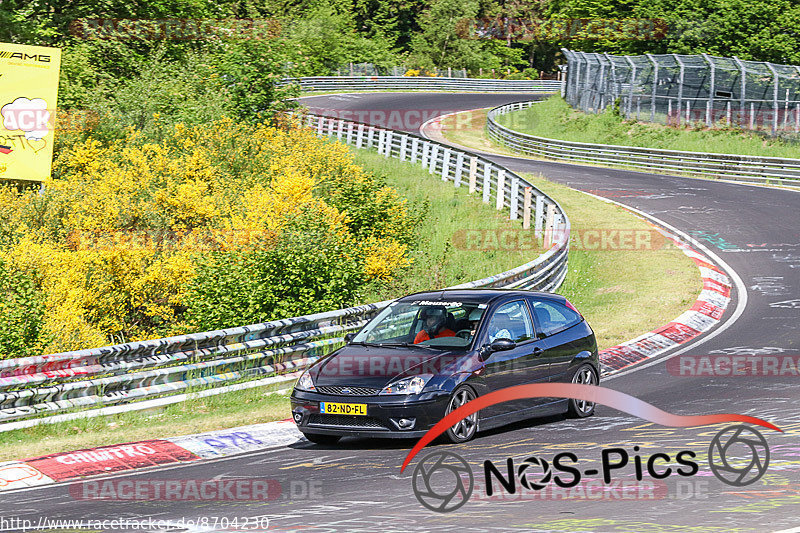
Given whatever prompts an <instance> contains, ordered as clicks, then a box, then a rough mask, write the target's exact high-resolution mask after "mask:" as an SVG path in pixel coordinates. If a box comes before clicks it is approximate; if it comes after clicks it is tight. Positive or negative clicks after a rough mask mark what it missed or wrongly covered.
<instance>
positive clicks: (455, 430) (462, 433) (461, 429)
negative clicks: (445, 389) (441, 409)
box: [445, 385, 478, 444]
mask: <svg viewBox="0 0 800 533" xmlns="http://www.w3.org/2000/svg"><path fill="white" fill-rule="evenodd" d="M474 399H475V392H473V390H472V389H471V388H469V387H467V386H466V385H462V386H460V387H458V388H457V389H456V390H455V391H453V395H452V396H450V401H449V402H448V404H447V411H446V412H445V416H447V415H449V414H450V413H452V412H453V411H455V410H456V409H458V408H459V407H461V406H462V405H465V404H467V403H469V402H471V401H472V400H474ZM477 430H478V413H472V414H471V415H469V416H468V417H466V418H464V419H462V420H459V421H458V422H456V423H455V425H453V426H452V427H451V428H450V429H448V430H447V432H446V435H447V438H448V439H449V440H450V442H453V443H456V444H458V443H459V442H467V441H468V440H470V439H472V438H473V437H474V436H475V433H476V431H477Z"/></svg>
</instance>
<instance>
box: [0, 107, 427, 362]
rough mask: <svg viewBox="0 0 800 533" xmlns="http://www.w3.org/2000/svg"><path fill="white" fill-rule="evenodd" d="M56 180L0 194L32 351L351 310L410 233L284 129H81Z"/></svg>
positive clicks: (351, 177) (344, 153) (347, 175)
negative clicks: (117, 135) (30, 317)
mask: <svg viewBox="0 0 800 533" xmlns="http://www.w3.org/2000/svg"><path fill="white" fill-rule="evenodd" d="M53 175H54V178H55V179H53V180H52V181H50V182H49V183H47V184H46V188H45V191H44V193H43V194H39V193H38V192H36V191H27V192H23V193H17V192H16V191H15V190H12V189H10V188H7V187H0V243H1V244H2V245H3V246H2V249H0V261H4V262H5V263H6V264H7V265H9V268H12V269H14V270H15V271H18V272H23V273H27V274H29V275H30V276H31V279H32V281H33V283H34V284H35V286H36V287H37V289H38V291H40V293H41V295H42V302H43V304H42V305H43V306H44V314H43V317H42V325H41V328H40V329H41V332H40V334H39V338H40V339H42V343H41V344H40V345H37V344H35V343H32V344H31V345H30V346H31V348H30V349H31V350H37V351H38V352H36V353H41V352H40V351H41V350H43V351H46V352H55V351H65V350H74V349H81V348H87V347H93V346H101V345H104V344H108V343H116V342H128V341H133V340H141V339H147V338H157V337H161V336H165V335H170V334H175V333H181V332H185V331H189V330H198V329H211V328H214V327H231V326H236V325H243V324H246V323H252V322H257V321H263V320H269V319H272V318H279V317H283V316H288V315H292V314H302V313H306V312H312V311H318V310H325V309H332V308H335V307H341V306H343V305H350V304H354V303H356V301H357V300H358V295H359V294H360V291H361V290H362V289H363V287H365V286H367V285H368V284H370V283H373V282H381V281H383V280H388V279H391V277H392V276H394V275H395V274H396V272H397V271H398V270H399V269H402V268H404V267H405V266H407V265H408V264H409V261H408V259H407V254H408V251H409V247H410V246H412V245H413V242H414V237H413V229H414V225H415V224H414V215H413V213H412V210H410V209H409V207H408V206H407V204H406V201H405V200H404V199H403V198H401V197H400V196H399V195H398V194H397V192H396V191H395V190H394V189H392V188H390V187H387V186H386V185H385V184H384V183H383V181H382V180H381V179H380V178H379V177H375V176H372V175H370V174H368V173H366V172H364V170H363V169H362V168H361V167H359V166H358V165H356V164H355V163H354V162H353V160H352V158H351V156H350V155H349V153H348V150H347V148H346V147H345V146H343V145H340V144H337V143H331V142H328V141H326V140H322V139H319V138H318V137H316V135H315V134H314V132H312V131H309V130H306V129H302V128H298V127H294V126H287V127H281V128H276V127H271V126H269V125H267V124H245V123H237V122H234V121H232V120H227V119H225V120H220V121H218V122H215V123H211V124H208V125H205V126H195V127H185V126H183V125H180V124H178V125H175V126H173V127H171V129H170V131H169V134H168V135H165V136H164V138H163V139H162V140H160V141H158V142H153V141H152V140H150V139H148V138H146V137H145V136H143V135H142V134H141V133H140V132H137V131H134V130H132V129H131V130H129V131H128V132H127V134H126V135H125V136H124V137H123V138H121V139H118V140H114V141H110V142H108V143H101V142H99V141H98V140H96V139H94V138H92V137H91V136H90V137H88V138H85V139H81V140H77V141H75V142H74V143H72V144H71V145H69V146H67V147H65V148H64V149H62V150H60V152H59V153H58V154H57V156H56V158H55V160H54V164H53ZM26 331H27V330H26ZM36 353H33V352H31V353H29V354H28V355H35V354H36ZM14 354H15V356H19V355H20V354H19V353H18V350H17V351H16V352H14ZM9 355H10V351H8V353H5V352H4V346H3V343H2V340H0V357H8V356H9Z"/></svg>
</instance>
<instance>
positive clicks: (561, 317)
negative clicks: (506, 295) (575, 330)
mask: <svg viewBox="0 0 800 533" xmlns="http://www.w3.org/2000/svg"><path fill="white" fill-rule="evenodd" d="M532 304H533V313H534V314H535V315H536V321H537V323H538V325H539V332H540V333H541V334H542V335H543V336H548V335H552V334H554V333H558V332H559V331H561V330H564V329H567V328H568V327H570V326H574V325H575V324H577V323H578V322H580V321H581V320H583V318H582V317H581V315H579V314H578V313H576V312H575V311H573V310H572V309H570V308H569V307H567V306H566V305H562V304H560V303H558V302H541V301H538V302H532Z"/></svg>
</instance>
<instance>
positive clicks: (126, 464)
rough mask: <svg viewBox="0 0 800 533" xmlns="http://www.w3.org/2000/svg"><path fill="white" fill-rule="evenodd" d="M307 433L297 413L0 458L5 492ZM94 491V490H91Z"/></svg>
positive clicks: (77, 490)
mask: <svg viewBox="0 0 800 533" xmlns="http://www.w3.org/2000/svg"><path fill="white" fill-rule="evenodd" d="M301 439H302V434H301V433H300V432H299V431H298V430H297V426H296V425H295V423H294V421H293V420H291V419H286V420H280V421H277V422H267V423H264V424H255V425H250V426H242V427H236V428H230V429H223V430H218V431H210V432H206V433H199V434H195V435H184V436H179V437H169V438H165V439H152V440H145V441H138V442H130V443H126V444H119V445H114V446H100V447H97V448H90V449H85V450H76V451H71V452H61V453H54V454H50V455H44V456H41V457H32V458H30V459H25V460H22V461H8V462H5V463H0V492H2V491H8V490H15V489H25V488H31V487H39V486H43V485H50V484H54V483H59V482H64V481H73V482H75V481H78V480H80V479H82V478H86V477H91V476H97V475H103V474H116V473H122V472H126V471H132V470H138V469H142V468H149V467H154V466H162V465H168V464H176V463H191V462H195V461H203V460H210V459H219V458H221V457H227V456H231V455H238V454H242V453H247V452H254V451H263V450H268V449H272V448H281V447H285V446H289V445H291V444H294V443H295V442H298V441H300V440H301ZM87 490H88V491H89V492H91V494H88V493H86V494H85V492H86V491H87ZM97 490H98V487H97V484H94V485H91V484H88V482H87V483H74V484H71V485H70V488H69V491H70V494H71V495H72V496H73V497H75V498H76V499H81V498H83V497H87V495H88V496H95V497H97V496H98V495H97V494H95V493H96V492H97Z"/></svg>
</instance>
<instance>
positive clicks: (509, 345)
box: [480, 339, 517, 359]
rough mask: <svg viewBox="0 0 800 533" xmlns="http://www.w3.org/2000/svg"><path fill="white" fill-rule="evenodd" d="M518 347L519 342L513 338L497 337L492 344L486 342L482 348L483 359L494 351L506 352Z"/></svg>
mask: <svg viewBox="0 0 800 533" xmlns="http://www.w3.org/2000/svg"><path fill="white" fill-rule="evenodd" d="M516 347H517V343H516V342H514V341H512V340H511V339H495V340H494V341H492V343H491V344H486V345H484V346H483V348H481V353H480V356H481V359H486V358H488V357H489V355H491V354H492V353H494V352H505V351H507V350H513V349H514V348H516Z"/></svg>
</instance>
